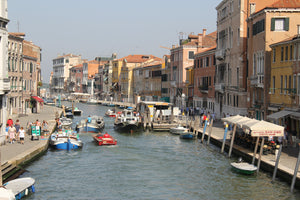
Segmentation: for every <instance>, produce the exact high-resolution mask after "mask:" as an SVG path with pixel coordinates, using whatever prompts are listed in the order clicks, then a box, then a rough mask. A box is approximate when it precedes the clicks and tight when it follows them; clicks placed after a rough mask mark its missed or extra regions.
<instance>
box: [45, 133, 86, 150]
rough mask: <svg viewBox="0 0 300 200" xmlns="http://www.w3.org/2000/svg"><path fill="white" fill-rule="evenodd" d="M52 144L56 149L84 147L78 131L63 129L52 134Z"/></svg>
mask: <svg viewBox="0 0 300 200" xmlns="http://www.w3.org/2000/svg"><path fill="white" fill-rule="evenodd" d="M50 145H51V146H52V147H53V148H55V149H60V150H72V149H79V148H82V146H83V142H82V141H81V140H80V138H79V135H78V134H77V132H75V131H72V130H63V131H59V132H54V133H52V134H51V136H50Z"/></svg>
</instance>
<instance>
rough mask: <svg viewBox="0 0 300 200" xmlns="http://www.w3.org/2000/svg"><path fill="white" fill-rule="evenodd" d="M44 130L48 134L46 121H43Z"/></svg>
mask: <svg viewBox="0 0 300 200" xmlns="http://www.w3.org/2000/svg"><path fill="white" fill-rule="evenodd" d="M42 130H43V132H48V122H46V120H43V123H42Z"/></svg>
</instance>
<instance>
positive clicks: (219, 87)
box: [215, 83, 225, 93]
mask: <svg viewBox="0 0 300 200" xmlns="http://www.w3.org/2000/svg"><path fill="white" fill-rule="evenodd" d="M224 90H225V84H224V83H219V84H216V85H215V91H217V92H222V93H223V92H224Z"/></svg>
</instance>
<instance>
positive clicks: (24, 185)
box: [0, 177, 35, 199]
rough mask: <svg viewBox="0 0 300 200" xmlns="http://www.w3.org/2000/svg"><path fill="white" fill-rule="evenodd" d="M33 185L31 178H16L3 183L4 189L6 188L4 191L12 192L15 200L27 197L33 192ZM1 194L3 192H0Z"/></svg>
mask: <svg viewBox="0 0 300 200" xmlns="http://www.w3.org/2000/svg"><path fill="white" fill-rule="evenodd" d="M34 183H35V180H34V179H33V178H31V177H26V178H17V179H14V180H11V181H8V182H7V183H5V184H4V187H5V188H6V190H8V191H11V192H12V194H13V195H14V196H15V199H21V198H22V197H24V196H26V195H28V194H29V193H34V192H35V188H34ZM2 192H5V191H1V194H2ZM10 195H11V194H10ZM0 199H2V198H1V195H0Z"/></svg>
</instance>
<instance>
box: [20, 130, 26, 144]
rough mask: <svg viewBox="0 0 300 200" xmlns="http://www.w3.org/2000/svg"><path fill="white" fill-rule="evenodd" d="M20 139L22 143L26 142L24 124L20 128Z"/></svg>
mask: <svg viewBox="0 0 300 200" xmlns="http://www.w3.org/2000/svg"><path fill="white" fill-rule="evenodd" d="M19 140H20V143H21V144H24V141H25V130H24V128H23V126H22V127H21V129H20V130H19Z"/></svg>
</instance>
